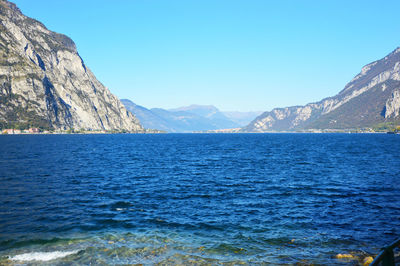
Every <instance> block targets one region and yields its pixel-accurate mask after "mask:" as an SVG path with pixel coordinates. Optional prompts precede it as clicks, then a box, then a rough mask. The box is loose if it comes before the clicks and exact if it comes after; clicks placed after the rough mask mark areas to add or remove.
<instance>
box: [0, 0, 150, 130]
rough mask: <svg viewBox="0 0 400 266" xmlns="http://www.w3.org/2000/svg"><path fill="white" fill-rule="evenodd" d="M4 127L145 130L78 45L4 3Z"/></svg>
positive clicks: (0, 56)
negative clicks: (108, 87)
mask: <svg viewBox="0 0 400 266" xmlns="http://www.w3.org/2000/svg"><path fill="white" fill-rule="evenodd" d="M0 127H3V128H4V127H40V128H43V129H55V130H66V129H72V128H74V129H86V130H127V131H130V132H138V131H143V128H142V126H141V125H140V124H139V122H138V120H137V119H136V118H135V117H134V116H133V115H132V114H131V113H130V112H128V111H127V110H126V108H125V107H124V105H123V104H122V103H121V102H120V101H119V100H118V98H117V97H116V96H114V95H113V94H111V93H110V91H109V90H108V89H107V88H106V87H105V86H103V85H102V84H101V83H100V82H99V81H98V80H97V79H96V77H95V76H94V74H93V73H92V72H91V71H90V69H89V68H88V67H87V66H86V65H85V63H84V62H83V60H82V58H81V57H80V56H79V54H78V52H77V49H76V46H75V44H74V42H73V41H72V40H71V39H70V38H68V37H67V36H65V35H62V34H59V33H55V32H52V31H50V30H48V29H47V28H46V27H45V26H44V25H43V24H42V23H40V22H39V21H36V20H34V19H31V18H29V17H26V16H24V15H23V14H22V13H21V11H20V10H19V9H18V8H17V7H16V5H15V4H13V3H10V2H8V1H5V0H0Z"/></svg>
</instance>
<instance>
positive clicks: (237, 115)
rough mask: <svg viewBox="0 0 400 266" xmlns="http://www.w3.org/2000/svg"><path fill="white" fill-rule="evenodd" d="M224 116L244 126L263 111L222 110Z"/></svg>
mask: <svg viewBox="0 0 400 266" xmlns="http://www.w3.org/2000/svg"><path fill="white" fill-rule="evenodd" d="M222 113H223V114H224V115H225V116H226V117H228V118H229V119H230V120H232V121H233V122H235V123H237V124H239V125H240V126H242V127H243V126H246V125H248V124H249V123H250V122H251V121H253V120H254V118H256V117H257V116H259V115H260V114H262V113H263V112H261V111H258V112H238V111H232V112H222Z"/></svg>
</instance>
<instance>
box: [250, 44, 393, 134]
mask: <svg viewBox="0 0 400 266" xmlns="http://www.w3.org/2000/svg"><path fill="white" fill-rule="evenodd" d="M382 122H395V123H400V48H397V49H396V50H394V51H393V52H392V53H390V54H389V55H387V56H386V57H384V58H383V59H381V60H378V61H375V62H373V63H370V64H368V65H366V66H364V67H363V68H362V70H361V72H360V73H359V74H358V75H357V76H355V77H354V78H353V80H351V81H350V82H349V83H348V84H347V85H346V86H345V87H344V89H343V90H342V91H341V92H339V93H338V94H337V95H335V96H333V97H329V98H326V99H323V100H321V101H319V102H316V103H310V104H307V105H305V106H293V107H286V108H276V109H273V110H272V111H269V112H265V113H263V114H261V115H260V116H258V117H257V118H256V119H255V120H254V121H252V122H251V123H250V124H249V125H248V126H246V127H244V128H243V131H245V132H266V131H281V130H304V129H354V128H361V127H372V126H374V125H377V124H378V123H382Z"/></svg>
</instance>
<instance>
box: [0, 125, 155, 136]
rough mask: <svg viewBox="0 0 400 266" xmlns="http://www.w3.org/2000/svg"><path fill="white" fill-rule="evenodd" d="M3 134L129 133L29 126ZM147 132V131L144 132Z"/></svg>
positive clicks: (3, 132)
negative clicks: (45, 128)
mask: <svg viewBox="0 0 400 266" xmlns="http://www.w3.org/2000/svg"><path fill="white" fill-rule="evenodd" d="M0 132H1V134H3V135H26V134H115V133H129V132H127V131H116V130H74V129H69V130H54V131H50V130H41V129H39V128H35V127H31V128H28V129H14V128H7V129H2V130H0ZM144 133H147V132H144Z"/></svg>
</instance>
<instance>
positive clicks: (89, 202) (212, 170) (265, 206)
mask: <svg viewBox="0 0 400 266" xmlns="http://www.w3.org/2000/svg"><path fill="white" fill-rule="evenodd" d="M399 236H400V135H387V134H154V135H142V134H138V135H135V134H132V135H131V134H123V135H21V136H0V264H1V262H2V261H3V262H4V263H17V264H18V263H25V264H35V263H37V264H44V263H48V264H52V265H53V264H62V265H65V264H70V263H76V264H89V263H92V264H102V263H103V264H126V263H142V264H148V265H151V264H156V263H159V264H160V265H167V264H171V265H174V264H179V263H181V264H196V263H197V264H196V265H199V264H211V265H220V264H221V265H222V264H224V263H227V264H229V263H231V265H237V264H239V263H244V264H251V265H254V264H295V263H305V264H307V263H315V264H325V265H327V264H329V265H332V264H346V263H349V264H356V263H357V261H355V260H348V261H344V260H338V259H336V258H335V255H336V254H338V253H351V254H354V255H355V256H356V257H359V259H362V257H363V256H366V255H367V254H376V253H378V251H379V249H380V248H381V247H382V246H384V245H386V244H388V243H389V242H391V241H393V240H395V239H396V238H398V237H399ZM39 252H41V253H39ZM57 252H58V253H57ZM68 252H69V253H68ZM57 254H58V255H60V256H59V258H56V257H57V256H56V255H57ZM18 256H20V257H18ZM35 256H36V257H35ZM46 256H54V258H55V259H54V260H49V261H47V262H46V261H45V259H44V258H45V257H46ZM35 258H36V259H37V260H34V259H35Z"/></svg>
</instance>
